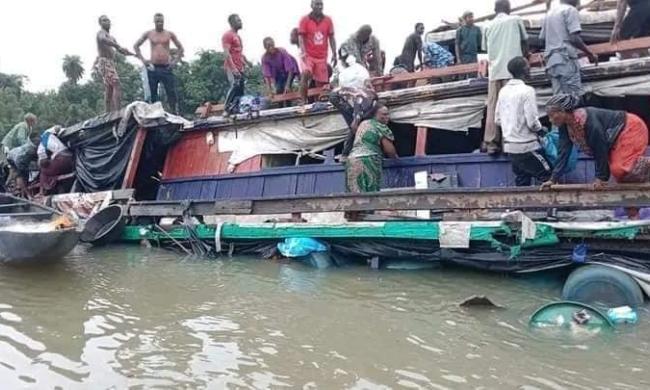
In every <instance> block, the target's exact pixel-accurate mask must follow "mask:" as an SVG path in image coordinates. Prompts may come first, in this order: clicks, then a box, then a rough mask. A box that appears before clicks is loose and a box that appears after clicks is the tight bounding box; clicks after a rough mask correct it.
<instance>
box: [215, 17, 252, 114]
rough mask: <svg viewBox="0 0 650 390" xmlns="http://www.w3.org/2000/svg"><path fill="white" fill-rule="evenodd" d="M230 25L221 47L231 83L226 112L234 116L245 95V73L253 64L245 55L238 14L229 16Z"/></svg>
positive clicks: (241, 25) (224, 64)
mask: <svg viewBox="0 0 650 390" xmlns="http://www.w3.org/2000/svg"><path fill="white" fill-rule="evenodd" d="M228 24H230V30H228V31H226V32H225V33H224V34H223V37H221V45H222V46H223V52H224V53H225V55H226V59H225V61H224V63H223V68H224V70H225V71H226V76H227V77H228V82H229V83H230V89H229V90H228V94H227V95H226V101H225V103H224V106H225V108H224V111H225V113H226V114H227V115H232V114H235V113H236V111H237V108H238V107H239V98H241V97H242V96H243V95H244V87H245V85H246V78H245V75H244V72H245V71H246V67H247V66H248V67H250V66H251V63H250V62H248V60H247V59H246V57H245V56H244V54H243V52H244V45H243V43H242V39H241V37H240V36H239V30H241V29H242V27H243V23H242V21H241V18H240V17H239V15H237V14H232V15H230V16H228Z"/></svg>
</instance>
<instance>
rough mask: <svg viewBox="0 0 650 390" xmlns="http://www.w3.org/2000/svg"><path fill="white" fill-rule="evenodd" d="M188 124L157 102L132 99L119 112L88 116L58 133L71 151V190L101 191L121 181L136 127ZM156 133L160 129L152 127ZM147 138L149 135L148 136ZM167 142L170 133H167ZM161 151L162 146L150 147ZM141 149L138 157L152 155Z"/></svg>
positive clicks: (119, 184)
mask: <svg viewBox="0 0 650 390" xmlns="http://www.w3.org/2000/svg"><path fill="white" fill-rule="evenodd" d="M186 124H189V122H188V121H186V120H185V119H183V118H180V117H177V116H174V115H171V114H168V113H166V112H165V110H164V109H163V108H162V105H160V103H156V104H147V103H143V102H134V103H132V104H130V105H129V106H128V107H127V108H126V109H125V110H123V112H122V113H120V114H116V113H111V114H106V115H104V116H101V117H98V118H95V119H91V120H88V121H86V122H84V123H82V124H80V125H77V126H75V127H73V128H71V129H65V130H64V131H63V133H62V138H63V141H64V142H66V143H67V144H68V146H69V147H70V149H71V150H73V151H74V154H75V171H76V175H77V178H76V181H75V184H74V186H73V192H101V191H108V190H114V189H118V188H120V187H121V185H122V181H123V178H124V174H125V172H126V168H127V166H128V164H129V160H130V157H131V150H132V149H133V144H134V141H135V135H136V132H137V129H138V128H140V127H144V128H158V127H165V126H167V127H165V128H166V129H169V127H168V126H177V127H180V126H182V125H186ZM175 132H176V133H178V132H177V131H175ZM156 133H161V130H160V129H156ZM148 138H149V137H148ZM167 138H169V139H170V142H171V141H173V140H174V139H173V137H167ZM151 152H152V153H165V150H164V149H158V150H154V151H151ZM152 153H149V155H147V152H146V151H145V152H144V153H143V155H142V161H147V160H149V159H150V158H151V157H152V156H151V154H152Z"/></svg>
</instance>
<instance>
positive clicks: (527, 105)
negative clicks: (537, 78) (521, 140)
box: [524, 88, 542, 133]
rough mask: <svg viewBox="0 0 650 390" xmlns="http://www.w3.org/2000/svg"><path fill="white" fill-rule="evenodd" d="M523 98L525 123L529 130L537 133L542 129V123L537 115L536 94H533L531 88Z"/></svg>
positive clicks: (533, 91)
mask: <svg viewBox="0 0 650 390" xmlns="http://www.w3.org/2000/svg"><path fill="white" fill-rule="evenodd" d="M525 99H526V100H525V101H524V116H525V118H526V125H528V128H529V129H530V130H532V131H533V132H535V133H538V132H539V131H540V130H542V123H541V122H540V121H539V117H538V111H537V96H536V95H535V90H534V89H532V88H531V89H530V91H529V92H528V94H527V95H526V97H525Z"/></svg>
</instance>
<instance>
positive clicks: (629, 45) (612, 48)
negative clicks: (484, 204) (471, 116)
mask: <svg viewBox="0 0 650 390" xmlns="http://www.w3.org/2000/svg"><path fill="white" fill-rule="evenodd" d="M589 48H590V50H591V51H592V52H593V53H594V54H595V55H597V56H606V55H613V54H616V53H625V52H634V51H639V50H646V49H649V48H650V37H644V38H636V39H630V40H625V41H619V42H617V43H609V42H608V43H600V44H595V45H591V46H589ZM530 63H531V65H532V66H537V67H541V66H543V65H544V61H543V55H542V54H541V53H535V54H533V55H531V57H530ZM487 68H488V64H487V61H483V62H482V63H474V64H462V65H454V66H449V67H446V68H437V69H424V70H422V71H419V72H414V73H402V74H396V75H385V76H380V77H375V78H373V79H372V83H373V85H374V87H375V89H376V90H377V91H378V92H383V91H388V90H396V89H407V88H412V87H414V86H416V85H426V84H431V83H432V82H437V81H438V80H440V79H442V80H445V79H451V78H455V77H458V76H467V75H479V76H480V77H486V76H487ZM323 92H324V90H323V88H311V89H310V90H309V91H308V96H309V97H311V98H317V97H319V96H321V95H322V94H323ZM300 98H301V96H300V92H290V93H286V94H282V95H275V96H274V97H273V99H272V102H273V103H276V104H277V103H285V102H291V101H295V100H298V99H300ZM222 110H223V105H220V104H216V103H210V102H208V103H206V104H204V105H203V106H200V107H198V108H197V110H196V114H197V115H198V116H200V117H208V116H210V115H215V114H218V113H220V112H221V111H222Z"/></svg>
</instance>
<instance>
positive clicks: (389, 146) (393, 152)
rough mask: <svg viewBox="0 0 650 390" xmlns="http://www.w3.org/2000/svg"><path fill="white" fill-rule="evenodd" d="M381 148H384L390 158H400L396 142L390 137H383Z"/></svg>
mask: <svg viewBox="0 0 650 390" xmlns="http://www.w3.org/2000/svg"><path fill="white" fill-rule="evenodd" d="M381 148H382V149H383V150H384V154H385V155H386V156H388V158H399V156H398V155H397V149H395V144H394V143H393V141H391V140H389V139H388V138H386V137H384V138H382V139H381Z"/></svg>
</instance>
